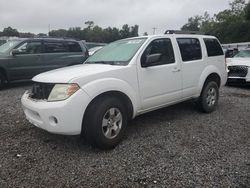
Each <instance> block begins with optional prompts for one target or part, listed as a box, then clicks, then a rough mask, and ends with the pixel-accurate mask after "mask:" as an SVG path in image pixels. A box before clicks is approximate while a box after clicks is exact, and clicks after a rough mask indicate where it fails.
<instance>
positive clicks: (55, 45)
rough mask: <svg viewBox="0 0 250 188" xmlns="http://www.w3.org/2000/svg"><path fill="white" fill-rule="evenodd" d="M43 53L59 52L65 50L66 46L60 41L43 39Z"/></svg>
mask: <svg viewBox="0 0 250 188" xmlns="http://www.w3.org/2000/svg"><path fill="white" fill-rule="evenodd" d="M44 51H45V53H61V52H67V51H68V50H67V48H66V46H65V45H64V44H63V42H60V41H58V42H57V41H45V42H44Z"/></svg>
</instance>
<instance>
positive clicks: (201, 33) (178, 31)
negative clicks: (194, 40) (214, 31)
mask: <svg viewBox="0 0 250 188" xmlns="http://www.w3.org/2000/svg"><path fill="white" fill-rule="evenodd" d="M165 34H189V35H205V34H206V33H204V32H201V31H180V30H167V31H166V32H165Z"/></svg>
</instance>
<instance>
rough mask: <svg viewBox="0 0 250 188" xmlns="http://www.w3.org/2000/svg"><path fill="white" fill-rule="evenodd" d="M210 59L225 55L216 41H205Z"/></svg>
mask: <svg viewBox="0 0 250 188" xmlns="http://www.w3.org/2000/svg"><path fill="white" fill-rule="evenodd" d="M204 42H205V45H206V48H207V55H208V57H212V56H220V55H224V53H223V50H222V48H221V45H220V43H219V42H218V41H217V40H216V39H209V38H205V39H204Z"/></svg>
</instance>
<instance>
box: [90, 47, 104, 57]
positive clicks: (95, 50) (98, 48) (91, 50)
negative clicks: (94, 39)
mask: <svg viewBox="0 0 250 188" xmlns="http://www.w3.org/2000/svg"><path fill="white" fill-rule="evenodd" d="M102 48H103V46H96V47H94V48H90V49H89V56H92V55H94V53H96V52H97V51H98V50H100V49H102Z"/></svg>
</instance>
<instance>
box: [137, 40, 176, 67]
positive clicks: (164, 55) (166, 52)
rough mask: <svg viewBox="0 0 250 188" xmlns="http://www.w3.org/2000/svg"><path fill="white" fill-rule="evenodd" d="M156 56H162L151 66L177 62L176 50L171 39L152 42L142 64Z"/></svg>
mask: <svg viewBox="0 0 250 188" xmlns="http://www.w3.org/2000/svg"><path fill="white" fill-rule="evenodd" d="M154 54H160V59H159V61H158V62H155V63H154V64H153V65H151V66H156V65H164V64H171V63H174V62H175V58H174V50H173V46H172V43H171V40H170V39H156V40H154V41H152V42H151V43H150V44H149V45H148V47H147V48H146V50H145V51H144V53H143V55H142V57H141V64H142V65H143V64H145V62H146V59H147V57H148V56H150V55H154Z"/></svg>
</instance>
